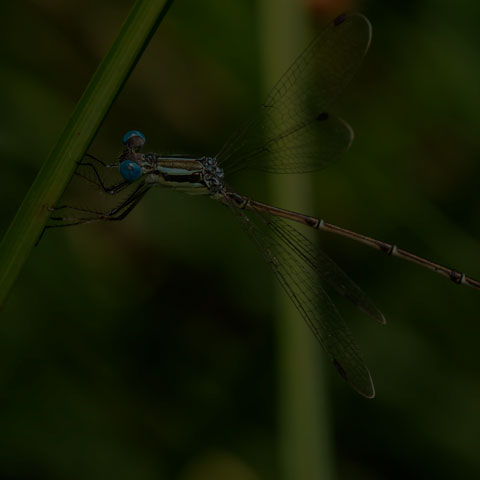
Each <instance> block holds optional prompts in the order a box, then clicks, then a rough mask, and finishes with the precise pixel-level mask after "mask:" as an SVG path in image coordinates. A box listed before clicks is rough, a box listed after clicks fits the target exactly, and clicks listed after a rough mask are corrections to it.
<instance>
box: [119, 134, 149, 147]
mask: <svg viewBox="0 0 480 480" xmlns="http://www.w3.org/2000/svg"><path fill="white" fill-rule="evenodd" d="M122 142H123V144H124V145H125V146H126V147H128V148H132V149H134V150H135V151H139V150H140V149H141V148H142V147H143V146H144V145H145V135H144V134H143V133H142V132H139V131H138V130H130V131H128V132H127V133H126V134H125V135H124V136H123V139H122Z"/></svg>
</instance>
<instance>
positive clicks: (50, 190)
mask: <svg viewBox="0 0 480 480" xmlns="http://www.w3.org/2000/svg"><path fill="white" fill-rule="evenodd" d="M172 3H173V0H138V1H137V2H136V3H135V5H134V6H133V8H132V10H131V12H130V14H129V15H128V17H127V19H126V21H125V23H124V25H123V27H122V29H121V30H120V32H119V34H118V36H117V38H116V39H115V41H114V43H113V45H112V47H111V48H110V50H109V52H108V53H107V55H106V56H105V58H104V59H103V61H102V62H101V64H100V66H99V67H98V69H97V71H96V72H95V74H94V75H93V77H92V79H91V80H90V83H89V84H88V86H87V88H86V90H85V92H84V93H83V95H82V97H81V98H80V100H79V102H78V104H77V106H76V107H75V110H74V111H73V113H72V116H71V117H70V120H69V121H68V123H67V125H66V126H65V129H64V130H63V132H62V134H61V135H60V138H59V139H58V141H57V143H56V145H55V146H54V147H53V149H52V151H51V152H50V154H49V156H48V158H47V159H46V161H45V163H44V164H43V166H42V168H41V169H40V171H39V173H38V175H37V177H36V178H35V181H34V182H33V184H32V186H31V187H30V190H29V191H28V192H27V195H26V196H25V199H24V200H23V202H22V204H21V205H20V208H19V209H18V211H17V213H16V215H15V217H14V219H13V220H12V223H11V224H10V226H9V228H8V230H7V232H6V234H5V236H4V237H3V239H2V243H1V244H0V308H2V307H3V305H4V303H5V300H6V298H7V296H8V294H9V292H10V290H11V288H12V286H13V284H14V282H15V280H16V278H17V277H18V275H19V273H20V271H21V269H22V267H23V265H24V263H25V262H26V261H27V258H28V256H29V254H30V251H31V249H32V247H33V246H34V244H35V242H36V241H37V239H38V238H39V236H40V234H41V232H42V230H43V228H44V226H45V223H46V222H47V220H48V217H49V214H50V212H49V210H48V208H49V207H51V206H53V205H55V203H56V202H57V201H58V199H59V198H60V196H61V195H62V193H63V191H64V190H65V187H66V186H67V184H68V181H69V180H70V178H71V176H72V174H73V172H74V170H75V166H76V162H77V161H78V160H79V159H81V157H82V156H83V154H84V153H85V151H86V150H87V148H88V146H89V145H90V143H91V142H92V140H93V138H94V136H95V134H96V132H97V130H98V129H99V128H100V125H101V123H102V121H103V119H104V118H105V116H106V115H107V113H108V111H109V109H110V107H111V105H112V103H113V101H114V100H115V98H116V96H117V95H118V94H119V92H120V90H121V88H122V86H123V84H124V83H125V82H126V80H127V79H128V77H129V74H130V72H131V71H132V69H133V68H134V66H135V64H136V63H137V61H138V59H139V58H140V56H141V54H142V52H143V50H144V49H145V47H146V45H147V44H148V42H149V40H150V38H151V37H152V36H153V34H154V33H155V31H156V28H157V27H158V25H159V24H160V22H161V20H162V19H163V17H164V16H165V14H166V13H167V11H168V9H169V8H170V6H171V5H172Z"/></svg>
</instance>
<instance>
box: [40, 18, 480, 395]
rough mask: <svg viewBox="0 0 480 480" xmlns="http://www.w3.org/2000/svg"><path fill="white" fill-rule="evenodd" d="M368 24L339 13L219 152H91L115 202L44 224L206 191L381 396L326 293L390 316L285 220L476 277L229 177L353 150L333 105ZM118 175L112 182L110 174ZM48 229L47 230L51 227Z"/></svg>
mask: <svg viewBox="0 0 480 480" xmlns="http://www.w3.org/2000/svg"><path fill="white" fill-rule="evenodd" d="M370 39H371V26H370V23H369V21H368V20H367V19H366V18H365V17H364V16H362V15H358V14H355V15H342V16H340V17H338V18H336V19H335V20H334V21H333V22H332V23H331V24H330V25H329V26H327V27H326V28H325V29H324V30H323V31H322V32H321V33H320V34H319V35H318V36H317V37H316V38H315V39H314V40H313V42H312V43H311V44H310V45H309V46H308V47H307V49H306V50H305V51H304V52H303V53H302V54H301V55H300V56H299V57H298V59H297V60H296V61H295V62H294V63H293V65H292V66H291V67H290V68H289V69H288V71H287V72H286V73H285V74H284V76H283V77H282V78H281V79H280V81H279V82H278V83H277V85H276V86H275V88H274V89H273V90H272V92H271V93H270V95H269V96H268V98H267V100H266V102H265V103H264V104H263V105H262V108H261V110H260V111H259V112H258V114H257V115H256V116H255V117H254V118H253V120H252V121H251V122H250V123H248V124H247V125H246V126H245V128H243V129H242V130H240V131H239V132H238V133H237V134H236V135H235V136H234V137H233V138H231V139H230V140H229V141H228V142H227V143H226V144H225V146H224V147H223V148H222V150H221V151H220V153H219V154H218V155H217V156H215V157H201V158H190V157H187V156H181V155H158V154H155V153H141V148H142V147H143V145H144V143H145V137H144V136H143V134H142V133H140V132H138V131H130V132H128V133H127V134H125V136H124V138H123V143H124V148H123V152H122V154H121V156H120V158H119V161H118V162H115V163H111V164H105V163H103V162H101V161H100V160H98V159H97V158H95V157H93V156H92V155H87V159H86V160H85V161H82V162H80V164H79V167H78V169H77V171H76V175H77V178H78V177H80V178H82V179H84V180H87V181H88V182H89V183H91V184H93V185H95V186H96V187H98V188H100V189H101V190H102V191H103V192H105V193H106V194H107V195H108V196H111V197H112V198H115V199H117V198H121V200H119V201H117V202H116V204H115V205H114V206H113V207H110V208H103V209H102V208H81V207H78V206H77V207H74V206H61V207H57V208H55V211H58V210H63V211H66V210H67V209H68V213H67V214H64V215H63V216H61V217H60V216H58V214H53V216H52V218H51V224H50V225H49V226H48V227H62V226H69V225H78V224H82V223H87V222H92V221H97V220H102V221H118V220H122V219H123V218H125V217H126V216H127V215H128V214H129V213H130V212H131V211H132V210H133V208H134V207H135V206H136V205H137V204H138V202H139V201H140V200H141V199H142V198H143V197H144V195H145V194H146V193H147V192H148V191H149V190H150V189H151V188H152V187H156V186H163V187H170V188H175V189H177V190H180V191H183V192H186V193H189V194H203V195H209V196H210V197H211V198H213V199H214V200H218V201H220V202H221V203H223V204H224V205H226V206H227V207H229V208H230V209H231V211H232V212H234V213H235V215H236V216H237V218H238V219H239V220H240V222H241V224H242V225H243V227H244V229H245V231H246V232H247V234H248V235H249V236H250V238H251V239H252V240H253V242H254V243H255V245H256V246H257V247H258V249H259V250H260V252H261V253H262V254H263V256H264V257H265V259H266V260H267V262H268V263H269V264H270V266H271V267H272V269H273V271H274V272H275V274H276V276H277V278H278V280H279V281H280V283H281V285H282V287H283V288H284V290H285V291H286V293H287V294H288V296H289V297H290V299H291V300H292V302H293V303H294V304H295V306H296V307H297V309H298V311H299V312H300V314H301V315H302V317H303V318H304V319H305V321H306V322H307V324H308V326H309V327H310V328H311V329H312V331H313V333H314V335H315V337H316V338H317V339H318V340H319V342H320V343H321V345H322V346H323V348H324V349H325V351H326V353H327V355H328V356H329V358H330V360H331V361H332V363H333V364H334V365H335V367H336V368H337V369H338V371H339V372H340V373H341V375H342V376H343V377H344V378H345V379H346V380H347V381H348V382H349V383H350V385H351V386H352V387H353V388H354V389H355V390H357V391H358V392H359V393H361V394H362V395H364V396H366V397H373V396H374V394H375V391H374V387H373V383H372V379H371V376H370V373H369V371H368V369H367V367H366V365H365V362H364V361H363V359H362V355H361V353H360V351H359V349H358V347H357V345H356V344H355V341H354V340H353V338H352V336H351V334H350V331H349V329H348V327H347V325H346V324H345V322H344V320H343V319H342V317H341V316H340V314H339V313H338V311H337V309H336V307H335V305H334V304H333V302H332V301H331V299H330V297H329V296H328V294H327V293H326V291H325V286H327V287H331V288H332V289H333V290H336V291H337V292H339V293H340V294H341V295H343V296H345V297H346V298H347V299H348V300H349V301H351V302H352V303H353V304H354V305H355V306H356V307H358V308H359V309H360V310H362V311H364V312H365V313H367V314H368V315H370V316H371V317H373V318H374V319H375V320H377V321H378V322H380V323H385V319H384V317H383V315H382V314H381V312H380V311H379V310H378V309H377V308H376V307H375V305H374V304H373V303H372V302H371V301H370V300H369V299H368V298H367V296H366V295H365V294H364V293H363V292H362V290H361V289H360V288H359V287H358V286H357V285H356V284H355V283H354V282H353V281H352V280H351V279H350V278H349V277H348V276H347V275H346V274H345V273H344V272H343V271H342V270H341V269H340V268H339V267H338V266H337V265H336V264H335V263H334V262H333V261H332V260H331V259H330V258H329V257H328V256H327V255H326V254H325V253H323V252H322V251H320V250H317V249H316V248H314V246H313V245H312V243H311V242H310V240H308V239H307V238H306V237H305V236H304V235H302V234H301V233H300V232H298V231H297V230H296V229H294V228H293V227H292V226H291V225H290V224H289V223H287V222H286V221H285V220H290V221H294V222H299V223H302V224H304V225H307V226H309V227H312V228H315V229H318V230H324V231H327V232H331V233H336V234H338V235H341V236H344V237H348V238H351V239H352V240H356V241H358V242H361V243H364V244H365V245H368V246H370V247H373V248H376V249H378V250H380V251H382V252H384V253H386V254H387V255H391V256H397V257H400V258H404V259H405V260H409V261H411V262H414V263H417V264H418V265H421V266H423V267H425V268H428V269H430V270H433V271H434V272H437V273H439V274H441V275H443V276H445V277H447V278H449V279H450V280H452V281H453V282H455V283H459V284H463V285H468V286H470V287H473V288H475V289H480V282H478V281H476V280H473V279H471V278H469V277H467V276H465V275H464V274H462V273H459V272H457V271H455V270H452V269H450V268H447V267H444V266H442V265H438V264H436V263H433V262H431V261H429V260H426V259H424V258H421V257H418V256H416V255H413V254H411V253H408V252H407V251H405V250H402V249H400V248H398V247H396V246H395V245H390V244H388V243H385V242H382V241H379V240H375V239H373V238H370V237H367V236H365V235H361V234H358V233H354V232H352V231H349V230H346V229H344V228H342V227H338V226H335V225H333V224H331V223H327V222H325V221H324V220H321V219H319V218H316V217H311V216H308V215H303V214H300V213H297V212H293V211H288V210H284V209H281V208H277V207H274V206H271V205H268V204H265V203H261V202H258V201H256V200H253V199H252V198H249V197H247V196H244V195H241V194H239V193H237V192H235V191H234V190H233V189H232V188H231V187H230V186H229V185H228V184H227V182H226V179H227V178H229V176H230V175H231V174H233V173H235V172H237V171H238V170H241V169H244V168H247V167H248V168H252V169H258V170H263V171H266V172H271V173H305V172H312V171H316V170H320V169H322V168H324V167H327V166H328V165H330V164H331V163H332V161H333V160H334V159H335V158H336V157H337V156H338V155H339V154H340V153H342V152H344V151H345V150H347V149H348V147H349V146H350V144H351V142H352V139H353V131H352V129H351V128H350V127H349V126H348V124H347V123H345V122H344V121H343V120H341V119H340V118H338V117H335V116H332V115H330V114H329V113H327V107H328V106H329V105H330V103H331V102H332V101H333V100H334V99H335V98H336V97H337V96H338V95H339V93H340V92H341V91H342V90H343V88H344V87H345V85H346V84H347V83H348V82H349V81H350V79H351V78H352V76H353V75H354V73H355V72H356V70H357V69H358V67H359V65H360V64H361V62H362V59H363V57H364V55H365V53H366V52H367V49H368V47H369V44H370ZM111 173H114V175H116V176H117V179H116V180H110V181H107V180H106V179H107V178H108V176H109V174H111ZM48 227H47V228H48Z"/></svg>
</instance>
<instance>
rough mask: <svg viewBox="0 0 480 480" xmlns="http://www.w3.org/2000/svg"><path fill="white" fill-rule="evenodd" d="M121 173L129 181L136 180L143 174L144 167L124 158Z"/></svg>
mask: <svg viewBox="0 0 480 480" xmlns="http://www.w3.org/2000/svg"><path fill="white" fill-rule="evenodd" d="M120 173H121V174H122V177H123V178H124V179H125V180H126V181H127V182H134V181H135V180H138V179H139V178H140V177H141V176H142V167H141V166H140V165H138V163H135V162H132V161H131V160H124V161H123V162H122V163H121V164H120Z"/></svg>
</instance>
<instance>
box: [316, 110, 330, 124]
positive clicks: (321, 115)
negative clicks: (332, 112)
mask: <svg viewBox="0 0 480 480" xmlns="http://www.w3.org/2000/svg"><path fill="white" fill-rule="evenodd" d="M316 120H317V121H319V122H323V121H324V120H328V113H327V112H322V113H319V114H318V115H317V118H316Z"/></svg>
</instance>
